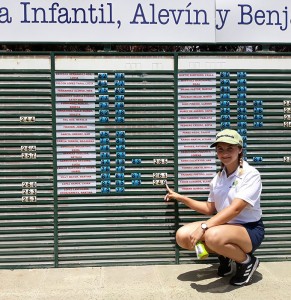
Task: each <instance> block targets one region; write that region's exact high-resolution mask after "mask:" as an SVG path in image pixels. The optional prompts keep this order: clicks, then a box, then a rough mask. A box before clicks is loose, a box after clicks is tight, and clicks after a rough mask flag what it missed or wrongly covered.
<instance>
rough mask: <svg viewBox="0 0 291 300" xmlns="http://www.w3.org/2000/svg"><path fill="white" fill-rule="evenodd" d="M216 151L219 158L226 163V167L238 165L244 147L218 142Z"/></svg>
mask: <svg viewBox="0 0 291 300" xmlns="http://www.w3.org/2000/svg"><path fill="white" fill-rule="evenodd" d="M216 152H217V157H218V159H219V160H220V161H221V162H222V163H223V164H224V165H225V167H227V168H229V167H237V166H238V156H239V154H240V153H241V152H242V148H241V147H239V146H238V145H232V144H227V143H217V145H216Z"/></svg>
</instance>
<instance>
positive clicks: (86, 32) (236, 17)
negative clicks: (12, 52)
mask: <svg viewBox="0 0 291 300" xmlns="http://www.w3.org/2000/svg"><path fill="white" fill-rule="evenodd" d="M288 5H289V6H288ZM289 9H291V6H290V3H289V0H277V1H272V0H232V1H228V0H204V1H190V0H179V1H168V0H139V1H136V0H123V1H118V0H108V1H103V0H100V1H99V0H74V1H68V0H57V1H53V0H30V1H25V0H22V1H21V0H14V1H9V0H2V1H1V2H0V32H1V34H0V42H1V43H10V42H14V43H45V42H49V43H50V42H53V43H60V42H65V43H175V44H179V43H181V44H182V43H185V44H187V43H188V44H197V43H220V44H223V43H290V42H291V38H290V36H291V35H290V33H291V29H290V28H289V27H291V24H290V22H291V15H290V16H289Z"/></svg>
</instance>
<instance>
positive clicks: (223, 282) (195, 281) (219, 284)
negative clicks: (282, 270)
mask: <svg viewBox="0 0 291 300" xmlns="http://www.w3.org/2000/svg"><path fill="white" fill-rule="evenodd" d="M217 267H218V266H217V265H213V266H210V267H207V268H203V269H199V270H194V271H190V272H186V273H183V274H180V275H179V276H178V280H181V281H189V282H191V287H192V288H193V289H195V290H197V291H198V292H201V293H226V292H231V291H233V290H236V289H238V288H241V287H237V286H233V285H230V284H229V280H230V278H231V276H227V277H219V276H218V275H217ZM262 278H263V276H262V274H261V273H259V272H258V271H256V272H255V273H254V275H253V277H252V279H251V281H250V282H249V283H248V285H250V284H254V283H256V282H259V281H261V280H262ZM207 279H213V280H212V281H211V282H209V280H208V281H207V283H202V282H201V281H204V280H207ZM199 282H201V284H200V283H199Z"/></svg>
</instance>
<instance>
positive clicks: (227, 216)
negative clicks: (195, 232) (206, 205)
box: [205, 198, 249, 227]
mask: <svg viewBox="0 0 291 300" xmlns="http://www.w3.org/2000/svg"><path fill="white" fill-rule="evenodd" d="M247 205H249V204H248V203H247V202H246V201H244V200H243V199H239V198H235V199H233V201H232V203H231V205H229V206H228V207H226V208H224V209H223V210H221V211H220V212H219V213H217V214H216V215H215V216H213V217H212V218H210V219H209V220H208V221H207V222H205V223H207V225H208V227H213V226H217V225H222V224H226V223H227V222H229V221H230V220H232V219H233V218H234V217H236V216H237V215H239V214H240V212H241V211H242V210H243V209H244V208H245V207H246V206H247Z"/></svg>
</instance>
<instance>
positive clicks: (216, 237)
mask: <svg viewBox="0 0 291 300" xmlns="http://www.w3.org/2000/svg"><path fill="white" fill-rule="evenodd" d="M204 239H205V243H206V245H209V247H211V248H215V246H221V245H223V244H224V243H225V238H224V236H223V234H222V232H221V230H219V227H218V226H216V227H212V228H209V229H208V230H207V231H206V232H205V235H204Z"/></svg>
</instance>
